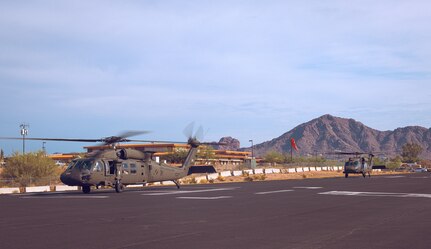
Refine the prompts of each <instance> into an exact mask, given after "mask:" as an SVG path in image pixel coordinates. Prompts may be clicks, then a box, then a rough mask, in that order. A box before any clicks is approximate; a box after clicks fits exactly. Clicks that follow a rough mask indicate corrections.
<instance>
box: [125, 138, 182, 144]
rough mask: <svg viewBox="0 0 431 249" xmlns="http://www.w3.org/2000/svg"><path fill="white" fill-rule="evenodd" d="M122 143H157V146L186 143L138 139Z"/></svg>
mask: <svg viewBox="0 0 431 249" xmlns="http://www.w3.org/2000/svg"><path fill="white" fill-rule="evenodd" d="M122 142H140V143H157V144H161V143H165V144H186V143H187V142H184V141H181V142H180V141H166V140H165V141H163V140H140V139H126V140H125V141H122Z"/></svg>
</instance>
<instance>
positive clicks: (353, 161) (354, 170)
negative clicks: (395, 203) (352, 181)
mask: <svg viewBox="0 0 431 249" xmlns="http://www.w3.org/2000/svg"><path fill="white" fill-rule="evenodd" d="M331 154H334V155H349V156H350V157H349V159H348V160H347V161H346V162H345V163H344V171H343V173H344V176H345V177H346V178H347V177H349V174H362V176H363V177H365V176H366V175H368V177H371V172H372V170H373V158H374V154H373V153H365V152H334V153H331Z"/></svg>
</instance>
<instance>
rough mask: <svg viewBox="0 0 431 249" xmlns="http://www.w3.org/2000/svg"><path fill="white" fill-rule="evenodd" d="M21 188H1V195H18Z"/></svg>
mask: <svg viewBox="0 0 431 249" xmlns="http://www.w3.org/2000/svg"><path fill="white" fill-rule="evenodd" d="M18 193H19V188H0V194H18Z"/></svg>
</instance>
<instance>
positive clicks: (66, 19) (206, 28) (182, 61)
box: [0, 0, 431, 153]
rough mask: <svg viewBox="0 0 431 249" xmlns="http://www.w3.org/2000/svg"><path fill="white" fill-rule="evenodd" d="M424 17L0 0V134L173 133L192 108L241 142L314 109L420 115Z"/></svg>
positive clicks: (390, 4) (425, 93) (390, 7)
mask: <svg viewBox="0 0 431 249" xmlns="http://www.w3.org/2000/svg"><path fill="white" fill-rule="evenodd" d="M430 23H431V2H430V1H427V0H423V1H420V0H414V1H397V0H382V1H367V0H361V1H343V0H340V1H331V0H329V1H313V0H309V1H299V0H298V1H7V0H6V1H1V2H0V30H1V32H0V109H1V122H0V136H19V135H20V134H19V125H20V124H21V123H22V122H26V123H29V124H30V129H29V136H32V137H65V138H100V137H105V136H110V135H115V134H118V133H120V132H121V131H124V130H149V131H152V133H151V134H146V135H142V136H140V137H138V138H142V139H154V140H179V141H184V140H185V137H184V135H183V134H182V131H183V129H184V127H186V126H187V124H188V123H190V122H192V121H194V122H195V123H196V124H201V125H202V126H203V127H204V129H205V131H206V135H205V140H209V141H215V140H218V139H220V138H221V137H223V136H232V137H235V138H237V139H239V140H240V142H241V145H242V146H250V143H249V142H248V141H249V139H253V140H254V143H255V144H257V143H260V142H264V141H267V140H270V139H272V138H275V137H278V136H280V135H281V134H283V133H284V132H287V131H289V130H290V129H292V128H294V127H295V126H297V125H299V124H300V123H303V122H307V121H309V120H311V119H313V118H316V117H319V116H321V115H323V114H327V113H328V114H332V115H335V116H339V117H345V118H354V119H356V120H358V121H361V122H363V123H364V124H366V125H368V126H370V127H372V128H375V129H379V130H392V129H395V128H398V127H404V126H408V125H420V126H424V127H427V128H429V127H431V82H430V80H431V59H430V58H431V45H430V44H431V25H429V24H430ZM83 145H84V144H80V143H71V144H67V143H55V142H48V143H47V144H46V147H47V149H48V152H50V153H53V152H71V151H82V150H83V149H82V146H83ZM21 146H22V145H21V142H20V141H16V142H12V141H0V148H2V149H3V150H4V151H5V152H6V153H10V152H12V151H20V150H21ZM41 147H42V142H28V143H27V148H28V150H37V149H40V148H41Z"/></svg>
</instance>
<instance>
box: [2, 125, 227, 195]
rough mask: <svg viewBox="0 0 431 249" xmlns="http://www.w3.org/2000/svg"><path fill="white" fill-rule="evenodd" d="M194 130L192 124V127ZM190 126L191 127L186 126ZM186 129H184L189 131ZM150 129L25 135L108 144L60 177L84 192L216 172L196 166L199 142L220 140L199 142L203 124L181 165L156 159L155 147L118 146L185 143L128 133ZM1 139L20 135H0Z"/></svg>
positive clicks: (72, 164) (174, 179)
mask: <svg viewBox="0 0 431 249" xmlns="http://www.w3.org/2000/svg"><path fill="white" fill-rule="evenodd" d="M191 129H192V130H193V128H191ZM186 130H190V128H186ZM186 130H185V132H186ZM143 133H147V132H143V131H129V132H125V133H123V134H121V135H119V136H111V137H106V138H101V139H68V138H26V139H27V140H44V141H68V142H102V143H103V144H102V145H105V146H109V147H110V148H109V149H107V150H99V151H95V152H94V153H90V154H89V155H88V156H87V157H85V158H79V159H74V160H73V161H72V162H71V163H70V164H69V165H68V167H67V168H66V170H65V171H64V172H63V173H62V174H61V176H60V180H61V181H62V182H63V183H64V184H66V185H69V186H80V187H81V188H82V192H83V193H86V194H88V193H90V191H91V187H92V186H95V187H96V188H97V189H98V188H99V187H100V186H109V187H113V188H114V189H115V191H116V192H117V193H120V192H122V191H123V189H124V187H125V186H127V185H131V184H147V183H151V182H160V181H172V182H174V183H175V185H176V186H177V188H178V189H179V188H180V185H179V182H178V180H179V179H180V178H183V177H185V176H187V175H190V174H193V173H215V172H216V171H215V169H214V167H213V166H193V161H194V158H195V156H196V153H197V151H198V147H199V146H200V145H215V144H220V143H203V142H199V141H198V139H197V138H196V134H199V133H202V130H201V128H200V129H199V130H198V131H197V132H196V134H195V136H189V138H188V141H187V144H188V145H189V146H190V149H189V151H188V154H187V157H186V159H185V161H184V163H183V164H182V165H181V167H173V166H169V165H168V164H166V163H163V162H162V163H159V162H157V161H156V160H154V159H153V154H154V153H155V152H153V151H139V150H136V149H129V148H123V149H120V150H118V149H117V145H118V143H120V142H147V143H148V142H151V143H184V142H172V141H149V140H132V139H128V137H131V136H136V135H139V134H143ZM0 139H21V138H13V137H1V138H0Z"/></svg>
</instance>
